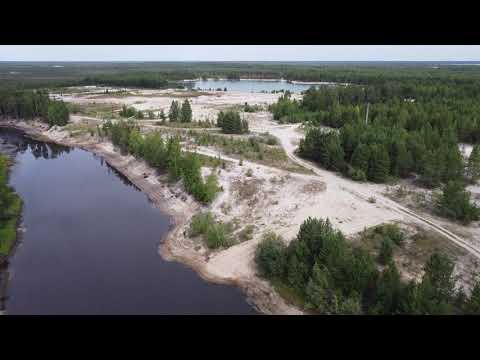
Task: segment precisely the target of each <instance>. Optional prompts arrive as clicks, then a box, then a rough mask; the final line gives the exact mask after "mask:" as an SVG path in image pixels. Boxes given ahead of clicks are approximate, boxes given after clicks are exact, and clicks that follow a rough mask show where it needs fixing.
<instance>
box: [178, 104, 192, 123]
mask: <svg viewBox="0 0 480 360" xmlns="http://www.w3.org/2000/svg"><path fill="white" fill-rule="evenodd" d="M180 121H181V122H191V121H192V107H191V106H190V102H189V101H188V99H185V101H184V102H183V104H182V109H181V111H180Z"/></svg>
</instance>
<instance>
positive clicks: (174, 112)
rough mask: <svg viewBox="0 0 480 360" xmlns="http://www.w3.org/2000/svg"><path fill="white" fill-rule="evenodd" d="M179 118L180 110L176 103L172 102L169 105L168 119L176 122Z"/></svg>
mask: <svg viewBox="0 0 480 360" xmlns="http://www.w3.org/2000/svg"><path fill="white" fill-rule="evenodd" d="M179 117H180V109H179V106H178V102H177V101H176V100H172V104H171V105H170V110H169V111H168V119H169V120H170V121H171V122H176V121H178V120H179Z"/></svg>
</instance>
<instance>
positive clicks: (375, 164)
mask: <svg viewBox="0 0 480 360" xmlns="http://www.w3.org/2000/svg"><path fill="white" fill-rule="evenodd" d="M371 154H372V155H371V158H370V164H369V172H368V177H369V180H372V181H374V182H378V183H381V182H385V180H386V179H387V176H388V174H389V169H390V158H389V156H388V151H387V149H386V148H385V147H384V146H374V147H373V148H372V150H371Z"/></svg>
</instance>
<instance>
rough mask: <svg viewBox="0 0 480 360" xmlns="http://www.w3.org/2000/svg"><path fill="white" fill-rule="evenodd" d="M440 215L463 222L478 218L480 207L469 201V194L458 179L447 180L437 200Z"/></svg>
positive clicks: (466, 222)
mask: <svg viewBox="0 0 480 360" xmlns="http://www.w3.org/2000/svg"><path fill="white" fill-rule="evenodd" d="M437 207H438V212H439V214H440V215H442V216H445V217H448V218H451V219H454V220H460V221H462V222H463V223H464V224H469V223H470V222H471V221H476V220H479V219H480V208H479V207H477V206H476V205H475V204H474V203H473V202H472V201H471V194H470V192H469V191H467V190H466V189H465V185H464V184H463V183H461V182H459V181H449V182H448V183H447V184H446V185H445V186H444V188H443V191H442V194H441V196H440V197H439V199H438V200H437Z"/></svg>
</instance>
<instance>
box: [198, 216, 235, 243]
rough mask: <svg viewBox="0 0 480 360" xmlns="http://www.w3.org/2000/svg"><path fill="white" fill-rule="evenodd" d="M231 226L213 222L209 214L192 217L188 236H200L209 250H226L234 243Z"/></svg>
mask: <svg viewBox="0 0 480 360" xmlns="http://www.w3.org/2000/svg"><path fill="white" fill-rule="evenodd" d="M232 233H233V224H231V223H223V222H221V221H217V220H215V218H214V216H213V215H212V213H210V212H205V213H200V214H197V215H195V216H193V218H192V221H191V222H190V229H189V236H190V237H195V236H201V237H202V240H203V241H204V242H205V244H206V245H207V247H208V248H209V249H218V248H228V247H230V246H232V245H234V244H235V243H236V241H235V238H234V237H233V236H232Z"/></svg>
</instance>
